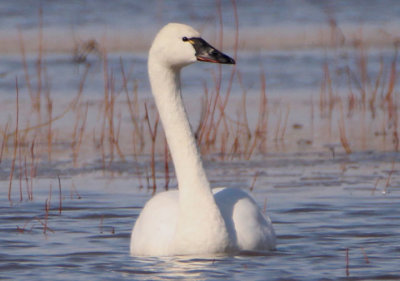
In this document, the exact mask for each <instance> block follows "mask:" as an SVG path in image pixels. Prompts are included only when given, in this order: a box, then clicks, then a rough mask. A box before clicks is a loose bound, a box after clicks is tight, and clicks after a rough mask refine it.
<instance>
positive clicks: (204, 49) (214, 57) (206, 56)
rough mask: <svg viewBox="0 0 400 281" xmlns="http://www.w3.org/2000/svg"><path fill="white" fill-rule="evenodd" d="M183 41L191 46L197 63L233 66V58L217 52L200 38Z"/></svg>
mask: <svg viewBox="0 0 400 281" xmlns="http://www.w3.org/2000/svg"><path fill="white" fill-rule="evenodd" d="M185 38H186V37H185ZM184 41H188V42H189V43H191V44H192V45H193V47H194V49H195V50H196V58H197V60H198V61H204V62H214V63H223V64H235V60H234V59H233V58H231V57H229V56H227V55H225V54H224V53H222V52H220V51H218V50H217V49H215V48H214V47H213V46H211V45H210V44H208V43H207V42H206V41H205V40H203V39H202V38H186V40H184Z"/></svg>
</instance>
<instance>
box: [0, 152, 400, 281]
mask: <svg viewBox="0 0 400 281" xmlns="http://www.w3.org/2000/svg"><path fill="white" fill-rule="evenodd" d="M392 161H396V162H398V161H399V159H398V155H395V154H386V155H376V154H373V153H372V154H371V153H362V154H357V155H353V156H351V157H349V156H346V155H338V156H336V158H335V159H332V158H330V156H329V155H307V154H303V155H301V154H296V155H270V157H269V158H268V160H261V159H259V160H254V161H251V162H241V161H237V162H229V163H218V162H207V163H206V168H207V170H208V174H209V175H210V179H211V181H212V182H213V185H216V186H221V185H229V186H233V187H246V186H247V187H249V186H250V184H251V182H252V179H253V176H254V174H255V173H256V172H258V173H259V176H258V178H257V181H256V184H255V186H254V189H253V191H252V194H253V196H254V197H255V199H256V201H257V202H258V204H259V205H260V206H264V205H265V204H266V209H267V213H268V214H269V215H270V216H271V219H272V220H273V223H274V227H275V230H276V232H277V236H278V247H277V250H276V251H273V252H271V253H270V254H268V255H266V256H216V257H214V256H204V257H203V256H200V257H170V258H137V257H130V256H129V248H128V247H129V238H130V231H131V227H132V225H133V223H134V221H135V218H137V216H138V214H139V212H140V209H141V207H142V206H143V204H144V203H145V202H146V201H147V200H148V199H149V198H150V196H151V195H150V194H151V192H150V191H148V190H147V189H146V188H144V189H139V185H140V183H139V180H138V177H137V176H135V175H134V173H132V172H131V169H132V168H131V167H132V166H135V165H136V164H135V163H128V164H129V165H122V164H115V165H114V168H113V170H114V177H111V175H110V174H109V173H108V174H107V175H106V176H103V173H102V172H100V171H96V170H97V169H98V168H96V167H97V166H96V165H97V164H96V163H93V164H92V166H91V168H92V169H90V168H88V169H87V170H86V171H84V170H76V171H74V172H73V171H69V172H64V173H63V172H62V170H61V182H62V198H63V200H62V213H61V214H59V190H58V180H57V179H54V178H49V177H45V176H41V174H42V173H43V174H45V173H46V169H45V168H43V169H42V170H39V171H38V173H39V179H37V180H36V181H35V183H34V190H35V192H34V196H35V197H34V201H32V202H26V201H24V202H18V201H14V202H13V204H12V206H10V204H9V202H8V201H7V199H6V198H7V196H6V190H7V186H8V182H7V181H2V182H1V206H2V207H1V209H0V222H1V231H0V241H1V243H0V245H1V246H0V249H1V251H0V252H1V254H0V259H1V261H2V262H1V267H0V276H1V277H2V278H4V279H19V280H22V279H27V278H29V279H31V280H33V279H35V280H39V279H40V280H87V279H88V278H95V279H100V280H116V279H118V280H132V279H134V280H138V279H139V280H165V279H184V280H187V279H196V280H219V279H221V280H222V279H224V280H226V279H229V280H243V279H246V280H266V279H267V280H342V279H343V280H347V277H346V249H348V251H349V252H348V253H349V261H348V270H349V274H350V277H351V278H352V280H365V279H368V280H396V279H398V277H399V275H398V270H397V261H398V258H399V256H400V248H399V245H400V231H399V222H400V221H399V216H398V215H397V214H398V212H399V211H400V209H399V208H400V207H399V204H398V201H399V199H400V193H399V191H400V173H399V172H398V169H396V170H394V171H392V170H391V169H392ZM56 166H57V165H56ZM315 167H318V169H316V168H315ZM74 173H79V174H78V175H76V174H75V175H74ZM160 173H161V172H160ZM389 174H391V178H390V180H389V184H388V186H387V187H386V181H387V180H388V177H389ZM377 181H378V183H377ZM17 182H18V181H14V189H16V190H18V183H17ZM162 182H163V179H162V176H161V175H160V179H159V184H160V185H162ZM50 185H51V186H52V195H51V204H50V206H51V207H50V211H49V215H48V219H47V227H48V228H47V231H46V234H44V233H43V232H44V226H43V225H42V224H41V223H40V222H39V221H38V219H40V220H41V221H42V222H44V221H45V210H44V205H45V202H46V199H49V196H50V195H49V190H50ZM15 193H16V194H15V195H14V198H18V196H17V194H18V192H17V191H16V192H15ZM24 196H25V191H24ZM22 229H24V231H23V232H22Z"/></svg>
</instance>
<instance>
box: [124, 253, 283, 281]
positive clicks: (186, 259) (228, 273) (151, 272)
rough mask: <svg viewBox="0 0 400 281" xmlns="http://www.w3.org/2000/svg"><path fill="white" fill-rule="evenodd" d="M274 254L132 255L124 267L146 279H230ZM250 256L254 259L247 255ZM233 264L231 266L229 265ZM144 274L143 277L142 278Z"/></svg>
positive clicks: (128, 271)
mask: <svg viewBox="0 0 400 281" xmlns="http://www.w3.org/2000/svg"><path fill="white" fill-rule="evenodd" d="M274 254H278V255H279V253H277V251H274V252H268V253H266V252H265V253H261V252H244V253H241V255H236V256H229V255H216V256H210V255H204V256H176V257H158V258H152V257H132V259H133V264H132V266H131V267H130V268H129V269H128V268H127V269H126V271H125V274H127V275H131V277H132V275H134V276H137V277H139V276H138V275H141V276H140V279H148V280H166V279H172V280H176V279H180V280H188V279H190V280H210V279H220V278H224V279H232V278H234V276H235V277H237V276H236V275H237V274H238V273H239V275H240V272H245V271H247V273H248V270H249V269H251V268H260V266H265V264H266V259H268V257H269V256H271V255H274ZM249 256H253V257H254V258H250V259H249ZM233 265H234V266H233ZM146 276H147V278H146Z"/></svg>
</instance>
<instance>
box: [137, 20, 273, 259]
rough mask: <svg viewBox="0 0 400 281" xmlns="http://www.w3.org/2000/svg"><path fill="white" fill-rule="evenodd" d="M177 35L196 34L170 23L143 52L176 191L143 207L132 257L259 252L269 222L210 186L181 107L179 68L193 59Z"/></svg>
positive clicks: (269, 239) (250, 203)
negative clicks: (167, 149)
mask: <svg viewBox="0 0 400 281" xmlns="http://www.w3.org/2000/svg"><path fill="white" fill-rule="evenodd" d="M183 37H187V38H192V37H200V34H199V33H198V32H197V31H196V30H194V29H193V28H191V27H190V26H187V25H183V24H177V23H170V24H168V25H166V26H165V27H164V28H162V29H161V30H160V32H159V33H158V34H157V36H156V38H155V39H154V41H153V44H152V46H151V48H150V52H149V60H148V68H149V69H148V70H149V77H150V83H151V88H152V92H153V96H154V98H155V101H156V105H157V108H158V111H159V114H160V118H161V121H162V124H163V127H164V131H165V134H166V138H167V141H168V146H169V149H170V152H171V156H172V160H173V163H174V166H175V173H176V176H177V181H178V189H179V190H175V191H167V192H162V193H159V194H157V195H156V196H154V197H153V198H152V199H150V200H149V201H148V202H147V203H146V205H145V206H144V208H143V210H142V212H141V214H140V215H139V218H138V219H137V221H136V223H135V226H134V227H133V230H132V236H131V245H130V251H131V254H132V255H137V256H170V255H196V254H215V253H236V252H240V251H265V250H270V249H274V248H275V233H274V230H273V227H272V224H271V221H270V220H269V218H268V217H267V216H265V215H264V214H263V213H262V211H261V209H260V208H259V207H258V206H257V204H256V203H255V201H254V199H252V198H251V196H250V195H249V194H248V193H246V192H245V191H243V190H240V189H231V188H222V189H221V188H220V189H215V190H213V191H212V190H211V188H210V184H209V181H208V179H207V176H206V174H205V171H204V168H203V164H202V161H201V158H200V154H199V151H198V149H197V146H196V142H195V138H194V136H193V133H192V131H191V128H190V124H189V121H188V118H187V114H186V112H185V108H184V106H183V101H182V97H181V90H180V70H181V68H182V67H184V66H186V65H188V64H190V63H193V62H195V61H196V56H195V50H194V48H193V46H192V45H191V44H190V43H188V42H185V41H184V40H182V38H183Z"/></svg>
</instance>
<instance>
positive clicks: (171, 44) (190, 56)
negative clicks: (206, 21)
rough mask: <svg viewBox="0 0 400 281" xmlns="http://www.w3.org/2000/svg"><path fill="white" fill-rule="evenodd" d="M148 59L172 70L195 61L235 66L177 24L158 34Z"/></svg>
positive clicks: (224, 56) (196, 35)
mask: <svg viewBox="0 0 400 281" xmlns="http://www.w3.org/2000/svg"><path fill="white" fill-rule="evenodd" d="M149 58H151V59H152V60H156V61H157V63H160V64H162V65H164V66H167V67H172V68H181V67H184V66H186V65H188V64H191V63H194V62H196V61H204V62H214V63H225V64H235V61H234V59H232V58H230V57H229V56H227V55H225V54H223V53H222V52H220V51H218V50H217V49H215V48H214V47H213V46H211V45H210V44H208V43H207V42H206V41H205V40H203V39H202V38H201V37H200V33H199V32H198V31H196V30H195V29H193V28H192V27H190V26H188V25H185V24H179V23H169V24H167V25H166V26H164V27H163V28H162V29H161V30H160V31H159V32H158V34H157V36H156V38H155V39H154V41H153V44H152V46H151V48H150V53H149Z"/></svg>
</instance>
